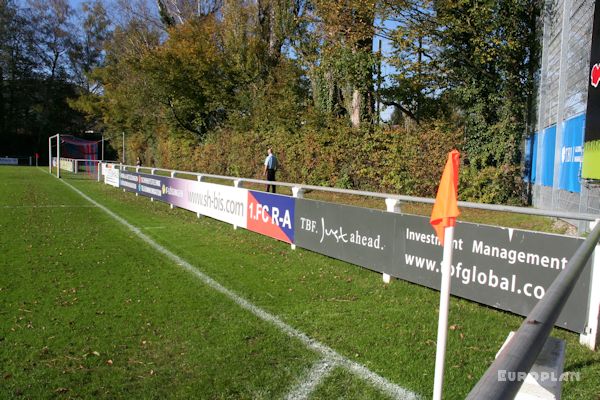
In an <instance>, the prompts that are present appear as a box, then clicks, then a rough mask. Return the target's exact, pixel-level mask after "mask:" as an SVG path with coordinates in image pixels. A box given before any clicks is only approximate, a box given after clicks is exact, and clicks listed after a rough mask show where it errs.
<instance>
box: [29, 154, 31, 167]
mask: <svg viewBox="0 0 600 400" xmlns="http://www.w3.org/2000/svg"><path fill="white" fill-rule="evenodd" d="M31 165H32V162H31V156H29V166H30V167H31Z"/></svg>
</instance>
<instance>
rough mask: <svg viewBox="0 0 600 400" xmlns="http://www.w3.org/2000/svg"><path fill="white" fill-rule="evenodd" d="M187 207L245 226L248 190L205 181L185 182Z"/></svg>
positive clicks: (208, 215)
mask: <svg viewBox="0 0 600 400" xmlns="http://www.w3.org/2000/svg"><path fill="white" fill-rule="evenodd" d="M186 186H187V190H186V195H187V199H186V200H187V202H186V203H187V207H185V208H188V209H189V210H191V211H195V212H197V213H200V214H202V215H206V216H207V217H211V218H214V219H218V220H220V221H223V222H228V223H230V224H232V225H236V226H239V227H242V228H245V227H246V210H247V209H248V190H247V189H242V188H236V187H232V186H223V185H216V184H213V183H205V182H194V181H190V182H189V183H187V182H186Z"/></svg>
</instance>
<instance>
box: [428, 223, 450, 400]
mask: <svg viewBox="0 0 600 400" xmlns="http://www.w3.org/2000/svg"><path fill="white" fill-rule="evenodd" d="M453 246H454V227H452V226H449V227H446V228H444V258H443V260H442V283H441V287H440V315H439V319H438V332H437V349H436V353H435V376H434V381H433V400H441V399H442V387H443V385H444V361H445V358H446V339H447V336H448V308H449V305H450V272H451V266H452V250H453Z"/></svg>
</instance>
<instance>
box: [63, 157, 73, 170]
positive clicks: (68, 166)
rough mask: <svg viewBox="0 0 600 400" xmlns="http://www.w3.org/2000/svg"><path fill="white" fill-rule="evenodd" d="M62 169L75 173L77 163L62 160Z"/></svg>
mask: <svg viewBox="0 0 600 400" xmlns="http://www.w3.org/2000/svg"><path fill="white" fill-rule="evenodd" d="M60 169H64V170H66V171H69V172H75V162H73V160H71V159H69V158H61V159H60Z"/></svg>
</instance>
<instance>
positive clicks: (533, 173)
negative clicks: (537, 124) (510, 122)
mask: <svg viewBox="0 0 600 400" xmlns="http://www.w3.org/2000/svg"><path fill="white" fill-rule="evenodd" d="M539 137H540V135H539V133H538V132H536V133H535V134H534V135H533V145H532V147H533V149H532V154H531V182H533V183H539V177H538V174H537V161H538V143H539Z"/></svg>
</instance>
